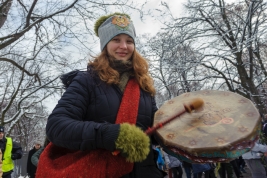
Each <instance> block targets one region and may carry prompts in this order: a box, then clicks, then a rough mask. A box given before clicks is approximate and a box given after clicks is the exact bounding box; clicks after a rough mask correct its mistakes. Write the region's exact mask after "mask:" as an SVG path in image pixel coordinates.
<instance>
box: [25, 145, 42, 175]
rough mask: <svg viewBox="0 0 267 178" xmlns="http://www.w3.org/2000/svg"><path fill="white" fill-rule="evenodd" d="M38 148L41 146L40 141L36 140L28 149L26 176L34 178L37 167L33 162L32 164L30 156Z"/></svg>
mask: <svg viewBox="0 0 267 178" xmlns="http://www.w3.org/2000/svg"><path fill="white" fill-rule="evenodd" d="M40 148H41V142H40V141H36V142H35V144H34V146H33V148H32V149H31V150H30V151H29V154H28V160H27V174H28V176H30V178H35V173H36V168H37V167H36V166H35V165H34V164H32V162H31V157H32V155H33V154H34V153H35V152H36V151H38V150H39V149H40Z"/></svg>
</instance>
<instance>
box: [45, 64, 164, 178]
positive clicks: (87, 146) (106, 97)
mask: <svg viewBox="0 0 267 178" xmlns="http://www.w3.org/2000/svg"><path fill="white" fill-rule="evenodd" d="M122 95H123V93H122V92H121V90H120V89H119V87H118V86H117V85H108V84H106V83H105V82H103V81H101V80H100V79H99V77H98V76H97V75H96V74H94V72H93V71H90V69H89V71H88V72H78V73H77V75H76V76H75V77H74V78H73V79H72V81H71V83H70V85H69V86H68V88H67V89H66V91H65V93H64V94H63V96H62V97H61V99H60V100H59V101H58V104H57V106H56V107H55V109H54V110H53V112H52V114H51V115H50V116H49V118H48V122H47V126H46V134H47V137H48V139H49V140H50V141H51V142H52V143H54V144H55V145H58V146H62V147H65V148H69V149H73V150H93V149H97V148H104V149H107V150H110V151H114V149H115V141H116V139H117V137H118V132H119V125H118V124H114V123H115V120H116V116H117V112H118V110H119V106H120V102H121V99H122ZM156 110H157V107H156V103H155V101H154V98H153V97H152V96H151V95H150V94H149V93H147V92H145V91H143V90H142V89H141V92H140V102H139V109H138V117H137V123H136V125H137V126H138V127H140V128H141V129H142V130H146V129H148V127H151V126H152V124H153V117H154V113H155V112H156ZM81 121H82V122H81ZM106 133H108V134H106ZM125 177H138V178H142V177H153V178H156V177H162V175H161V173H160V172H159V170H158V169H157V166H156V163H155V158H154V154H153V152H152V149H151V152H150V154H149V156H148V157H147V159H146V160H145V161H143V162H141V163H135V166H134V170H133V172H132V173H131V174H130V175H127V176H125Z"/></svg>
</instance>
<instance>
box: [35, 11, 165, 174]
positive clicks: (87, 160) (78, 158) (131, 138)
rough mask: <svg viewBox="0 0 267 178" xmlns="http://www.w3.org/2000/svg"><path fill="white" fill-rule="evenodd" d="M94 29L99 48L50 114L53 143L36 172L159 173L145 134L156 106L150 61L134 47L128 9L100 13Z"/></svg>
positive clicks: (50, 132) (132, 27)
mask: <svg viewBox="0 0 267 178" xmlns="http://www.w3.org/2000/svg"><path fill="white" fill-rule="evenodd" d="M95 32H96V34H97V36H98V37H99V38H100V48H101V53H100V54H99V55H98V56H96V57H94V58H93V59H92V60H91V61H90V62H89V63H88V66H87V69H88V70H87V71H86V72H77V75H76V76H75V77H74V78H73V79H72V81H71V82H70V83H69V85H68V87H67V89H66V92H65V93H64V95H63V96H62V98H61V99H60V100H59V102H58V104H57V106H56V107H55V109H54V110H53V112H52V114H51V115H50V116H49V118H48V122H47V126H46V134H47V137H48V139H49V140H50V141H51V143H50V144H49V145H48V146H47V147H46V148H45V150H44V151H43V153H42V154H41V156H40V160H39V163H38V168H37V174H36V175H37V177H41V178H44V177H50V176H51V175H52V174H53V175H54V177H66V176H68V177H88V175H90V177H94V178H104V177H110V178H112V177H123V178H147V177H153V178H162V177H163V174H162V172H161V171H160V170H159V169H158V167H157V164H156V162H155V160H157V159H156V158H154V155H155V154H154V152H153V150H152V146H151V144H152V143H151V142H152V139H151V138H150V137H149V136H147V135H146V134H145V133H144V130H147V129H148V128H150V127H152V125H153V119H154V118H153V117H154V113H155V112H156V110H157V107H156V103H155V99H154V95H155V88H154V86H153V80H152V78H151V77H150V75H149V72H148V63H147V61H146V60H145V59H144V58H143V57H142V56H141V55H140V54H139V53H138V52H137V51H136V49H135V37H136V34H135V28H134V25H133V23H132V21H131V20H130V17H129V16H128V15H127V14H121V13H114V14H110V15H107V16H103V17H101V18H99V20H98V21H97V22H96V24H95ZM150 139H151V140H150ZM155 144H157V143H155ZM115 151H116V152H117V151H118V152H119V153H120V154H119V155H113V154H112V153H114V152H115Z"/></svg>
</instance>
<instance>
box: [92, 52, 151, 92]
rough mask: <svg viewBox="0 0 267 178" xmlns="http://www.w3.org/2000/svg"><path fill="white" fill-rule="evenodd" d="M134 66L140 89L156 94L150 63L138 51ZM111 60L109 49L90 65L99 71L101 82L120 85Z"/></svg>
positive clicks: (135, 54) (132, 58) (135, 53)
mask: <svg viewBox="0 0 267 178" xmlns="http://www.w3.org/2000/svg"><path fill="white" fill-rule="evenodd" d="M130 60H131V61H132V64H133V70H134V77H135V79H136V80H137V82H138V83H139V85H140V87H141V88H142V89H143V90H145V91H147V92H149V93H150V94H151V95H152V96H154V95H155V94H156V90H155V88H154V85H153V84H154V82H153V79H152V78H151V76H150V75H149V72H148V63H147V61H146V59H145V58H143V57H142V56H141V55H140V54H139V53H138V52H137V51H136V49H135V50H134V52H133V55H132V57H131V59H130ZM110 62H111V59H109V57H108V52H107V47H105V48H104V49H103V51H102V52H101V53H100V55H99V56H97V57H95V58H94V60H93V61H89V63H88V65H89V66H92V67H93V69H94V70H95V71H97V73H98V75H99V77H100V79H101V80H103V81H105V82H107V83H108V84H118V83H119V80H120V76H119V73H118V72H117V71H116V70H114V69H113V68H111V67H110Z"/></svg>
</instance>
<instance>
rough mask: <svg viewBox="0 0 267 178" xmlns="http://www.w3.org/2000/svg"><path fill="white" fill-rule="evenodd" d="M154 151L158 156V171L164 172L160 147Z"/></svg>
mask: <svg viewBox="0 0 267 178" xmlns="http://www.w3.org/2000/svg"><path fill="white" fill-rule="evenodd" d="M155 150H156V151H157V153H158V154H157V155H158V159H157V164H158V167H159V169H160V170H163V171H164V169H165V161H164V158H163V157H164V156H163V154H162V153H163V151H162V149H161V147H160V146H158V145H157V146H156V147H155Z"/></svg>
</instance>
